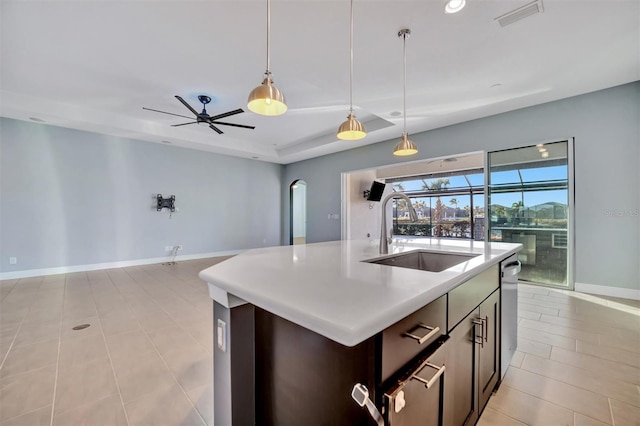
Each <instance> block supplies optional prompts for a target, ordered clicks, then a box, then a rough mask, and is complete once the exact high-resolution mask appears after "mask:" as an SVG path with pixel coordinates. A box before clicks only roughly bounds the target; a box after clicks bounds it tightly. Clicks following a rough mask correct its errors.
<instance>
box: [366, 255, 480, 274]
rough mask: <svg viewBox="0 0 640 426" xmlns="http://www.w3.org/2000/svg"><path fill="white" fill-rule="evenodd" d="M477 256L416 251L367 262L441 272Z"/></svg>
mask: <svg viewBox="0 0 640 426" xmlns="http://www.w3.org/2000/svg"><path fill="white" fill-rule="evenodd" d="M476 256H478V255H477V254H474V255H469V254H458V253H437V252H432V251H423V250H415V251H410V252H408V253H402V254H396V255H394V256H387V257H383V258H378V259H370V260H365V262H369V263H377V264H379V265H388V266H399V267H401V268H411V269H420V270H421V271H430V272H440V271H444V270H445V269H448V268H451V267H452V266H455V265H457V264H459V263H462V262H466V261H467V260H469V259H473V258H474V257H476Z"/></svg>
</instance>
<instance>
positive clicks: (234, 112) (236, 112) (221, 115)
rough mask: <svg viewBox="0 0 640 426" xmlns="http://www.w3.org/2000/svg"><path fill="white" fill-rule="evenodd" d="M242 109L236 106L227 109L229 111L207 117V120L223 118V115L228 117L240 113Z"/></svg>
mask: <svg viewBox="0 0 640 426" xmlns="http://www.w3.org/2000/svg"><path fill="white" fill-rule="evenodd" d="M243 112H244V110H243V109H242V108H238V109H236V110H233V111H229V112H225V113H223V114H218V115H214V116H213V117H209V120H217V119H218V118H225V117H229V116H231V115H236V114H240V113H243Z"/></svg>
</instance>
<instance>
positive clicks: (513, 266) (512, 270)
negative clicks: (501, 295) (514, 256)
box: [502, 260, 522, 277]
mask: <svg viewBox="0 0 640 426" xmlns="http://www.w3.org/2000/svg"><path fill="white" fill-rule="evenodd" d="M521 270H522V263H520V261H519V260H516V261H515V262H511V263H509V264H507V265H504V266H503V267H502V276H503V277H512V276H515V275H518V273H519V272H520V271H521Z"/></svg>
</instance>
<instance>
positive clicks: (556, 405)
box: [492, 383, 575, 424]
mask: <svg viewBox="0 0 640 426" xmlns="http://www.w3.org/2000/svg"><path fill="white" fill-rule="evenodd" d="M500 386H501V387H502V386H504V387H507V388H509V389H511V390H514V391H516V392H520V393H523V394H525V395H527V396H530V397H532V398H535V399H537V400H539V401H542V402H545V403H547V404H551V405H553V406H555V407H558V408H560V409H562V410H567V411H572V412H574V413H575V411H573V410H572V409H570V408H566V407H563V406H562V405H558V404H556V403H554V402H551V401H549V400H546V399H543V398H540V397H539V396H536V395H532V394H530V393H528V392H525V391H522V390H520V389H516V388H514V387H511V386H509V385H506V384H504V383H503V384H502V385H500ZM499 407H500V406H497V407H492V408H493V409H494V410H496V411H499V412H500V414H503V415H505V416H506V417H511V416H509V415H508V414H507V413H505V412H504V411H502V410H501V409H500V408H499ZM511 418H513V417H511ZM515 419H516V420H517V421H519V422H521V423H525V424H527V423H526V419H519V418H515Z"/></svg>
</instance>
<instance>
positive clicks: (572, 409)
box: [503, 366, 615, 426]
mask: <svg viewBox="0 0 640 426" xmlns="http://www.w3.org/2000/svg"><path fill="white" fill-rule="evenodd" d="M509 367H511V366H509ZM515 368H518V367H515ZM518 369H519V370H523V371H526V372H527V373H530V374H534V375H536V376H540V377H542V378H543V379H547V380H551V381H557V382H559V383H563V384H565V385H568V386H571V387H574V388H577V389H580V390H583V391H586V392H590V393H592V394H594V395H596V396H601V397H603V398H606V399H607V403H608V405H609V414H610V415H611V418H613V414H612V413H613V412H612V409H611V398H609V397H607V396H602V395H599V394H597V393H595V392H593V391H589V390H587V389H583V388H579V387H577V386H575V385H572V384H569V383H565V382H562V381H560V380H556V379H551V378H548V377H546V376H543V375H541V374H538V373H535V372H533V371H529V370H524V369H522V368H518ZM503 385H504V386H506V387H508V388H510V389H513V390H515V391H518V392H521V393H523V394H525V395H529V396H531V397H533V398H536V399H539V400H540V401H544V402H547V403H549V404H552V405H555V406H556V407H560V408H562V409H565V410H568V411H572V412H573V413H574V416H575V413H578V414H580V415H582V416H585V417H588V418H590V419H593V417H592V416H590V415H588V414H585V413H582V412H580V411H576V409H575V408H570V407H565V406H564V405H560V404H558V403H557V402H555V401H550V400H548V399H545V398H541V397H539V396H538V395H534V394H532V393H529V392H527V391H524V390H522V389H518V388H514V387H513V386H509V385H507V384H503ZM503 414H504V413H503ZM594 420H598V419H594ZM598 421H600V420H598ZM611 425H613V426H615V425H614V424H613V423H611Z"/></svg>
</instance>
